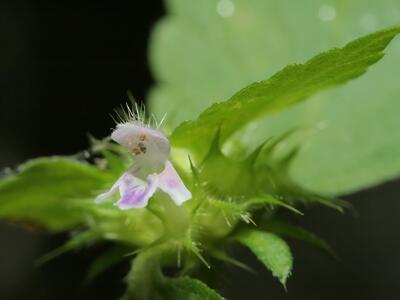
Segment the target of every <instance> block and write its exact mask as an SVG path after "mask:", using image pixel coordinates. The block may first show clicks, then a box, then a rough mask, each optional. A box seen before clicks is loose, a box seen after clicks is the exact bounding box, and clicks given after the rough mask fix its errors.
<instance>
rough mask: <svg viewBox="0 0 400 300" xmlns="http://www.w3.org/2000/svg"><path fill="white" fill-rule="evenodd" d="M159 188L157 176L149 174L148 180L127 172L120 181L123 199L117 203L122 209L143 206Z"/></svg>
mask: <svg viewBox="0 0 400 300" xmlns="http://www.w3.org/2000/svg"><path fill="white" fill-rule="evenodd" d="M156 189H157V177H156V176H149V177H148V180H147V182H144V181H143V180H141V179H139V178H137V177H135V176H133V175H131V174H129V173H125V175H124V178H123V180H122V181H121V183H120V186H119V190H120V194H121V199H120V200H119V201H118V202H117V203H115V205H117V206H118V207H119V208H120V209H123V210H125V209H130V208H142V207H145V206H146V205H147V203H148V202H149V199H150V197H151V196H152V195H153V194H154V192H155V191H156Z"/></svg>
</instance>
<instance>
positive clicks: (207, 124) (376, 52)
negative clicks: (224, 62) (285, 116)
mask: <svg viewBox="0 0 400 300" xmlns="http://www.w3.org/2000/svg"><path fill="white" fill-rule="evenodd" d="M399 32H400V27H396V28H393V29H388V30H385V31H380V32H377V33H374V34H371V35H368V36H365V37H362V38H360V39H357V40H355V41H353V42H351V43H349V44H347V45H346V46H345V47H343V48H341V49H333V50H330V51H328V52H324V53H321V54H319V55H317V56H316V57H314V58H312V59H311V60H309V61H308V62H307V63H305V64H298V65H289V66H288V67H286V68H284V69H283V70H282V71H280V72H278V73H277V74H275V75H274V76H272V77H271V78H270V79H268V80H265V81H260V82H256V83H253V84H252V85H250V86H248V87H246V88H244V89H243V90H241V91H239V92H238V93H236V94H235V95H233V96H232V98H230V99H229V100H228V101H226V102H221V103H217V104H214V105H212V106H211V107H209V108H208V109H206V110H205V111H204V112H203V113H202V114H201V115H200V116H199V118H198V119H197V120H195V121H188V122H185V123H183V124H182V125H180V126H179V127H178V128H177V129H176V130H175V131H174V132H173V134H172V136H171V140H172V142H173V143H174V145H175V146H177V147H184V148H188V149H190V150H192V151H193V152H195V151H199V150H200V151H202V154H203V155H204V153H205V152H204V151H206V149H207V148H208V147H209V145H210V142H211V141H212V138H213V136H214V132H215V128H216V127H219V126H220V128H221V138H222V139H223V140H224V139H225V140H226V138H228V137H229V136H230V135H232V134H233V133H234V132H235V131H237V130H238V129H240V128H242V127H243V126H244V125H246V124H247V123H249V122H250V121H253V120H257V119H259V118H261V117H263V116H265V115H267V114H271V113H273V112H276V111H280V110H283V109H286V108H287V107H289V106H292V105H294V104H297V103H299V102H300V101H303V100H305V99H307V98H309V97H310V96H311V95H313V94H315V93H316V92H317V91H320V90H322V89H325V88H328V87H332V86H334V85H338V84H342V83H344V82H346V81H348V80H351V79H353V78H356V77H358V76H360V75H362V74H364V73H365V72H366V70H367V68H368V67H369V66H370V65H372V64H374V63H376V62H377V61H378V60H380V59H381V58H382V57H383V53H382V50H383V49H385V47H386V46H387V45H388V44H389V42H390V41H391V40H392V39H393V38H394V37H395V36H396V35H397V34H398V33H399Z"/></svg>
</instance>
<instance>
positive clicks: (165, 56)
mask: <svg viewBox="0 0 400 300" xmlns="http://www.w3.org/2000/svg"><path fill="white" fill-rule="evenodd" d="M222 2H224V3H228V2H229V1H214V0H204V1H185V0H170V1H167V7H168V9H169V12H170V13H169V15H168V16H167V17H166V18H164V19H163V20H162V21H161V22H160V23H159V24H158V26H157V27H156V29H155V31H154V35H153V38H152V45H151V52H150V54H151V61H152V65H153V70H154V73H155V75H156V78H157V79H158V82H159V84H158V85H157V86H156V87H155V88H154V89H153V91H152V93H151V94H150V104H151V107H152V109H153V111H154V112H155V113H156V114H158V115H163V114H164V113H165V112H167V113H168V120H169V121H170V125H171V126H172V127H174V126H175V125H176V124H178V123H179V122H181V121H183V120H185V119H193V118H195V117H196V116H197V115H198V114H199V113H200V112H201V111H202V110H203V109H205V108H206V107H207V106H208V105H209V104H210V103H212V102H214V101H216V100H223V99H227V98H229V97H230V96H231V95H232V94H233V93H234V92H236V91H237V90H239V89H240V88H242V87H243V86H245V85H248V84H249V83H251V82H254V81H256V80H260V79H265V78H267V77H268V76H269V75H271V74H273V72H276V71H277V70H279V69H280V68H282V67H283V66H284V65H286V64H288V63H292V62H299V61H304V60H305V59H307V58H310V57H311V56H313V55H315V54H316V53H318V52H320V51H323V50H326V49H329V48H331V47H334V46H340V45H343V43H344V42H346V41H349V40H350V39H352V38H355V37H357V36H360V35H362V34H365V33H367V32H371V31H373V30H377V29H378V28H382V27H384V26H388V25H393V24H394V23H396V22H399V21H400V3H399V2H398V1H393V0H383V1H363V0H355V1H340V0H333V1H329V3H327V2H324V1H312V0H305V1H297V2H296V1H289V0H237V1H233V2H232V3H233V4H234V7H235V10H234V13H233V16H232V17H222V16H221V15H219V14H218V13H217V9H216V7H217V6H218V5H220V4H221V3H222ZM220 6H221V5H220ZM220 9H221V7H220ZM323 20H324V21H323ZM388 52H389V54H390V55H388V56H387V57H386V58H385V59H384V60H383V61H382V62H380V63H379V64H378V66H377V67H374V68H373V70H371V71H370V72H369V73H368V74H367V75H366V76H364V77H363V78H362V79H360V80H357V81H356V82H354V83H352V84H350V85H347V86H346V87H344V88H342V89H340V90H337V89H335V90H334V91H331V92H328V93H324V94H321V95H319V96H317V97H315V99H312V101H309V102H308V103H307V104H302V105H299V106H298V107H296V108H294V109H292V110H291V111H288V112H285V113H281V114H277V115H274V117H273V118H268V120H266V121H263V122H258V123H256V124H251V126H250V127H249V130H247V131H245V132H244V133H243V134H241V135H238V137H239V138H238V140H240V142H241V143H242V145H244V146H245V148H247V149H249V151H250V150H251V149H252V148H254V147H255V146H256V145H257V144H259V143H260V142H261V141H262V140H263V139H264V138H265V137H266V136H271V135H279V134H280V133H282V132H284V131H286V130H287V129H288V128H289V127H293V126H296V125H299V124H300V125H303V124H306V125H315V124H318V128H325V129H324V130H320V131H318V132H316V133H315V134H314V135H313V136H309V137H308V139H307V145H306V147H304V148H303V149H302V151H301V153H300V155H299V156H298V158H297V160H296V161H295V164H294V166H293V175H294V176H295V178H296V180H297V181H299V182H300V183H301V184H303V185H305V186H306V187H308V188H311V189H313V190H315V191H317V192H320V193H329V194H338V193H345V192H351V191H353V190H356V189H358V188H362V187H365V186H368V185H372V184H376V183H379V182H381V181H383V180H387V179H390V178H393V177H395V176H397V175H399V174H400V157H399V156H395V154H396V153H399V152H400V141H399V140H400V139H399V137H398V135H397V134H396V132H397V130H398V128H399V126H400V119H399V118H398V114H399V111H400V104H399V101H397V99H398V98H399V95H400V87H399V86H398V84H397V79H396V78H397V77H396V76H395V74H396V71H397V70H398V69H399V67H400V59H399V58H400V43H399V41H396V43H394V44H393V46H392V47H391V48H390V49H389V51H388ZM255 129H257V130H255ZM236 148H240V149H242V148H243V147H236ZM321 173H323V174H324V176H321Z"/></svg>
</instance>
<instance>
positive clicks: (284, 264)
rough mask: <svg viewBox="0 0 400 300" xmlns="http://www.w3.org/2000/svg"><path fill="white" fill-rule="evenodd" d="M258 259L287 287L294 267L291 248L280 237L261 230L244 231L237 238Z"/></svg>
mask: <svg viewBox="0 0 400 300" xmlns="http://www.w3.org/2000/svg"><path fill="white" fill-rule="evenodd" d="M237 239H238V240H239V242H241V243H242V244H243V245H245V246H246V247H248V248H249V249H250V250H251V251H252V252H253V253H254V254H255V255H256V256H257V258H258V259H259V260H260V261H261V262H262V263H263V264H264V265H265V266H266V267H267V268H268V269H269V270H270V271H271V272H272V274H273V275H274V276H275V277H277V278H278V279H279V281H280V282H281V283H282V284H283V285H285V284H286V280H287V278H288V277H289V275H290V272H291V270H292V266H293V257H292V253H291V252H290V248H289V246H288V245H287V244H286V242H285V241H284V240H282V239H281V238H280V237H279V236H277V235H275V234H272V233H268V232H262V231H259V230H252V229H248V230H244V231H242V232H240V233H239V234H238V236H237Z"/></svg>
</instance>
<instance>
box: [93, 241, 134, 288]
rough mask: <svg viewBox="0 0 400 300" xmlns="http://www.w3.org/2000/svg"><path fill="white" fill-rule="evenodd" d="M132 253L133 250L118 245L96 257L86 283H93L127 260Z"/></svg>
mask: <svg viewBox="0 0 400 300" xmlns="http://www.w3.org/2000/svg"><path fill="white" fill-rule="evenodd" d="M130 251H132V250H131V249H129V248H127V247H123V246H120V245H117V246H114V247H113V248H112V249H109V250H108V251H106V252H104V253H103V254H101V255H99V256H98V257H96V259H95V260H94V261H93V262H92V264H91V266H90V268H89V270H88V273H87V276H86V282H91V281H92V280H94V279H96V278H97V277H98V276H99V275H101V274H102V273H104V272H105V271H107V270H108V269H109V268H111V267H112V266H113V265H115V264H117V263H119V262H121V261H123V260H125V259H127V258H128V256H127V255H126V254H127V253H129V252H130Z"/></svg>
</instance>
